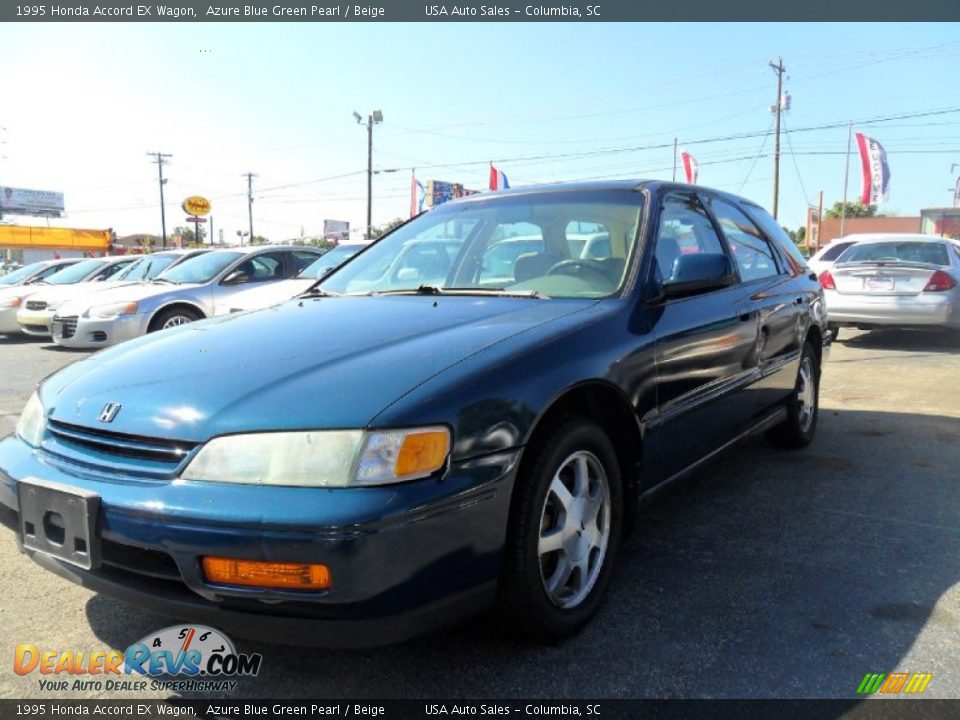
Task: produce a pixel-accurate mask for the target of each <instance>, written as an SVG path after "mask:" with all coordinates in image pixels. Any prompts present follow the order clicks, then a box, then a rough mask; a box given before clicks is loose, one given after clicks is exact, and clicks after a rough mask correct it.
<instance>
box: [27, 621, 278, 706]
mask: <svg viewBox="0 0 960 720" xmlns="http://www.w3.org/2000/svg"><path fill="white" fill-rule="evenodd" d="M262 662H263V656H262V655H260V654H259V653H238V652H237V650H236V648H235V647H234V645H233V641H232V640H230V638H228V637H227V636H226V635H224V634H223V633H222V632H220V631H219V630H217V629H215V628H211V627H206V626H204V625H171V626H170V627H167V628H164V629H163V630H160V631H159V632H156V633H151V634H149V635H147V636H146V637H144V638H141V639H140V640H138V641H137V642H135V643H133V644H132V645H130V646H129V647H128V648H127V649H126V651H125V652H120V651H119V650H95V651H93V652H83V651H80V650H76V651H74V650H64V651H61V650H52V649H41V648H39V647H37V646H36V645H34V644H32V643H21V644H19V645H17V647H16V650H15V652H14V657H13V671H14V672H15V673H17V675H29V674H31V673H38V674H39V675H41V676H42V677H41V678H40V679H39V684H40V689H41V690H44V691H63V690H107V691H117V690H128V691H134V692H142V691H144V690H147V689H148V688H149V689H151V690H168V691H177V692H182V691H232V690H235V689H236V687H237V680H236V679H235V678H238V677H254V676H256V675H257V673H259V672H260V664H261V663H262ZM170 677H173V678H177V679H173V680H170V679H161V678H170Z"/></svg>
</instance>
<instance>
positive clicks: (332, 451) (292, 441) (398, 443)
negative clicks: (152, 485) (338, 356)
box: [181, 427, 450, 487]
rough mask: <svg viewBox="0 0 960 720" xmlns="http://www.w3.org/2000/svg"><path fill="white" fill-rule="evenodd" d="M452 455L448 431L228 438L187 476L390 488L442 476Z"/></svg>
mask: <svg viewBox="0 0 960 720" xmlns="http://www.w3.org/2000/svg"><path fill="white" fill-rule="evenodd" d="M449 453H450V432H449V431H448V430H447V429H446V428H443V427H428V428H417V429H410V430H387V431H378V432H364V431H363V430H329V431H317V432H276V433H256V434H251V435H228V436H225V437H218V438H214V439H213V440H210V441H209V442H208V443H207V444H206V445H204V446H203V447H202V448H201V449H200V452H199V453H197V456H196V457H195V458H194V459H193V460H192V461H191V462H190V464H189V465H188V466H187V468H186V469H185V470H184V471H183V474H182V475H181V477H182V478H183V479H184V480H199V481H203V482H227V483H245V484H250V485H289V486H298V487H364V486H372V485H389V484H391V483H396V482H404V481H407V480H416V479H417V478H422V477H426V476H428V475H430V474H432V473H434V472H436V471H437V470H439V469H441V468H442V467H444V466H445V465H446V463H447V456H448V455H449Z"/></svg>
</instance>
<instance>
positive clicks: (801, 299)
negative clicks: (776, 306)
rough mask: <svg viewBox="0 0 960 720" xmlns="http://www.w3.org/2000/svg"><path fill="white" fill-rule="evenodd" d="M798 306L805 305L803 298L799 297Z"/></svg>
mask: <svg viewBox="0 0 960 720" xmlns="http://www.w3.org/2000/svg"><path fill="white" fill-rule="evenodd" d="M797 305H803V298H802V297H798V298H797Z"/></svg>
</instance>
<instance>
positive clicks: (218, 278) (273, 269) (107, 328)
mask: <svg viewBox="0 0 960 720" xmlns="http://www.w3.org/2000/svg"><path fill="white" fill-rule="evenodd" d="M320 254H321V251H320V250H318V249H316V248H310V247H298V246H293V247H283V246H277V245H265V246H258V247H244V248H232V249H224V250H214V251H212V252H209V253H206V254H205V255H201V256H199V257H195V258H192V259H190V260H187V261H185V262H183V263H181V264H179V265H177V266H176V267H174V268H171V269H169V270H165V271H164V272H162V273H160V274H159V275H158V276H157V277H156V278H154V279H153V280H152V281H150V282H146V283H139V284H137V285H130V286H127V287H122V288H116V289H113V290H107V291H104V292H99V293H97V294H96V295H94V296H90V297H88V298H83V299H77V300H70V301H67V302H65V303H63V304H62V305H61V306H60V307H59V308H58V310H57V315H56V317H55V318H54V320H53V341H54V342H55V343H57V344H58V345H63V346H65V347H75V348H94V347H106V346H107V345H113V344H116V343H118V342H122V341H124V340H129V339H131V338H135V337H139V336H140V335H144V334H146V333H148V332H153V331H154V330H163V329H166V328H171V327H176V326H177V325H183V324H185V323H189V322H193V321H194V320H200V319H202V318H207V317H213V316H214V315H216V314H217V310H218V309H221V308H223V307H225V306H226V307H229V302H230V298H232V297H233V295H234V294H236V293H238V292H240V291H241V290H245V289H247V288H250V287H255V286H257V285H260V284H265V283H271V282H278V281H280V280H285V279H287V278H291V277H293V276H294V275H296V274H297V273H298V272H300V270H302V269H303V268H305V267H306V266H307V265H309V264H310V263H312V262H313V261H315V260H316V259H317V258H318V257H320Z"/></svg>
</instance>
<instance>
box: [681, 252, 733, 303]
mask: <svg viewBox="0 0 960 720" xmlns="http://www.w3.org/2000/svg"><path fill="white" fill-rule="evenodd" d="M734 280H735V275H734V273H733V266H732V265H731V263H730V258H728V257H727V256H726V255H724V254H723V253H694V254H690V255H678V256H677V259H676V260H674V261H673V271H672V272H671V273H670V277H669V278H667V279H666V280H665V281H664V283H663V293H664V295H665V296H666V297H679V296H681V295H690V294H693V293H698V292H704V291H705V290H716V289H718V288H722V287H727V286H729V285H732V284H733V283H734Z"/></svg>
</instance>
